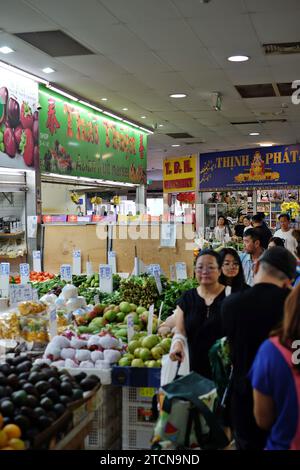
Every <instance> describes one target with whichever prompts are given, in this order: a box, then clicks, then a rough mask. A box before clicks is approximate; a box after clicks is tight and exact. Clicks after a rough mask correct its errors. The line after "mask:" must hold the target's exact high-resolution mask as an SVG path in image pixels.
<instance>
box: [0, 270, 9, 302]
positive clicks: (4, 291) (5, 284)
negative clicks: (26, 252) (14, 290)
mask: <svg viewBox="0 0 300 470" xmlns="http://www.w3.org/2000/svg"><path fill="white" fill-rule="evenodd" d="M9 274H10V264H9V263H0V294H1V296H2V297H8V294H9Z"/></svg>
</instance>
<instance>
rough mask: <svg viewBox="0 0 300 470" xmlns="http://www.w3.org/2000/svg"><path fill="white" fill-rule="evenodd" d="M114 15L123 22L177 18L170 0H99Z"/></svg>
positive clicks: (176, 12)
mask: <svg viewBox="0 0 300 470" xmlns="http://www.w3.org/2000/svg"><path fill="white" fill-rule="evenodd" d="M99 3H101V4H103V5H105V6H106V8H107V9H108V10H109V11H110V12H112V14H114V15H115V16H116V17H118V18H119V19H120V20H121V21H123V22H125V23H131V22H133V23H135V22H139V21H141V20H143V19H145V18H146V19H147V20H148V21H156V20H157V18H161V19H167V20H169V19H173V18H178V16H179V13H178V11H177V9H176V8H174V6H173V4H172V2H171V1H170V0H163V1H161V0H151V1H149V0H126V1H124V0H99Z"/></svg>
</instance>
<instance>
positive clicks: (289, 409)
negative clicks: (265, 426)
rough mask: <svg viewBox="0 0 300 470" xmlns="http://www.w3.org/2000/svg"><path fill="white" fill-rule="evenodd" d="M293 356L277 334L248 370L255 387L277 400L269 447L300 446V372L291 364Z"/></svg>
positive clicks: (298, 447)
mask: <svg viewBox="0 0 300 470" xmlns="http://www.w3.org/2000/svg"><path fill="white" fill-rule="evenodd" d="M291 356H292V353H291V352H290V351H289V350H288V349H286V348H284V347H283V346H282V345H280V344H279V341H278V338H272V339H271V340H266V341H265V342H264V343H263V344H262V345H261V347H260V348H259V350H258V353H257V355H256V358H255V360H254V363H253V365H252V368H251V371H250V373H249V379H250V381H251V384H252V387H253V388H254V389H256V390H258V391H259V392H261V393H263V394H264V395H267V396H270V397H272V399H273V401H274V403H275V409H276V419H275V422H274V424H273V426H272V428H271V430H270V434H269V436H268V440H267V445H266V449H267V450H288V449H294V450H296V449H297V450H299V449H300V425H299V424H300V420H299V418H300V416H299V409H300V373H299V372H298V371H297V370H296V369H295V368H293V367H292V365H291V363H290V364H289V361H291Z"/></svg>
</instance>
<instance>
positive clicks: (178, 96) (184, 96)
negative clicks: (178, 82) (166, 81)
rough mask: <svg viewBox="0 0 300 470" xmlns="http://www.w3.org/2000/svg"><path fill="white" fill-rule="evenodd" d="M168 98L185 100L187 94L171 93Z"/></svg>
mask: <svg viewBox="0 0 300 470" xmlns="http://www.w3.org/2000/svg"><path fill="white" fill-rule="evenodd" d="M169 96H170V98H186V97H187V94H186V93H172V94H171V95H169Z"/></svg>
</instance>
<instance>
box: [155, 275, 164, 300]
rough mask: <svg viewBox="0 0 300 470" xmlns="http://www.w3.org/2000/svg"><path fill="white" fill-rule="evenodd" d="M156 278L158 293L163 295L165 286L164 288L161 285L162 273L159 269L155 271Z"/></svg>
mask: <svg viewBox="0 0 300 470" xmlns="http://www.w3.org/2000/svg"><path fill="white" fill-rule="evenodd" d="M154 279H155V282H156V287H157V290H158V293H159V295H161V293H162V291H163V288H162V285H161V280H160V275H159V273H158V272H157V271H155V272H154Z"/></svg>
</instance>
